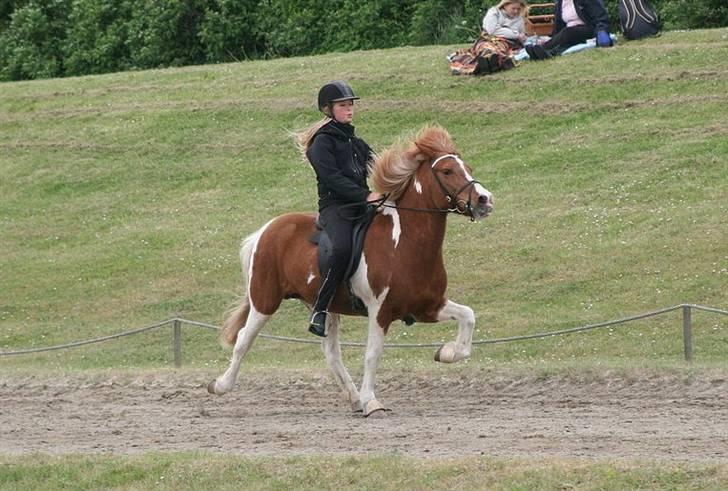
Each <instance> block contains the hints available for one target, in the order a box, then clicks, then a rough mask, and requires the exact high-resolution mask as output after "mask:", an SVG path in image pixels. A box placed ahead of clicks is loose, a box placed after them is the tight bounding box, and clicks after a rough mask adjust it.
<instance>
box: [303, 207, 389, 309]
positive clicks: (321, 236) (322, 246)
mask: <svg viewBox="0 0 728 491" xmlns="http://www.w3.org/2000/svg"><path fill="white" fill-rule="evenodd" d="M376 214H377V210H376V208H375V207H373V206H367V210H366V212H365V213H364V214H363V215H362V216H361V217H360V218H359V219H358V220H356V222H355V223H354V232H353V234H352V239H351V242H352V243H351V258H349V264H348V265H347V267H346V272H345V273H344V281H345V282H346V286H347V290H348V291H349V301H350V303H351V308H352V310H354V312H355V313H357V314H364V315H366V313H367V309H366V306H365V305H364V302H363V301H362V300H361V298H359V297H357V296H356V295H355V294H354V291H353V290H352V288H351V277H352V276H353V274H354V272H355V271H356V268H357V265H358V264H359V260H360V259H361V255H362V252H363V251H364V239H365V238H366V236H367V230H369V225H371V223H372V221H373V220H374V216H375V215H376ZM309 241H310V242H311V243H313V244H316V245H318V254H317V257H318V266H319V274H320V275H321V276H323V275H324V274H325V272H326V271H328V269H329V259H330V255H331V248H332V246H331V239H329V235H328V234H327V233H326V231H325V230H324V228H323V227H322V226H321V224H320V223H319V217H318V216H317V217H316V232H314V234H313V235H312V236H311V237H309Z"/></svg>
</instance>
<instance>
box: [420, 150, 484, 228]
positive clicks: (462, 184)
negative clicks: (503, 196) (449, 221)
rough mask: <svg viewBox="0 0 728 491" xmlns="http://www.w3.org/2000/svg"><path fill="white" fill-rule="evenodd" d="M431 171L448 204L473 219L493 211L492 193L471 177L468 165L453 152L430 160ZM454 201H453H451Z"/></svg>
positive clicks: (480, 217)
mask: <svg viewBox="0 0 728 491" xmlns="http://www.w3.org/2000/svg"><path fill="white" fill-rule="evenodd" d="M432 172H433V173H434V175H435V180H436V181H437V182H438V183H439V185H440V186H439V187H440V190H441V192H442V193H444V194H445V196H446V197H447V199H448V202H449V206H450V207H455V208H456V209H457V211H458V212H459V213H462V214H464V215H470V216H471V217H472V218H473V219H474V220H478V219H482V218H485V217H487V216H488V215H489V214H490V213H491V212H492V211H493V195H492V194H491V192H490V191H488V190H487V189H485V188H484V187H483V186H482V185H481V184H480V183H479V182H477V181H476V180H475V179H473V177H472V175H471V169H470V167H469V166H468V165H467V164H466V163H465V162H463V160H462V159H461V158H460V157H459V156H458V155H455V154H445V155H441V156H440V157H438V158H436V159H435V160H433V161H432ZM453 201H454V203H453Z"/></svg>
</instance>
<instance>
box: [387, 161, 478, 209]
mask: <svg viewBox="0 0 728 491" xmlns="http://www.w3.org/2000/svg"><path fill="white" fill-rule="evenodd" d="M447 158H451V159H454V160H455V161H456V162H457V163H458V164H460V165H462V166H463V169H464V168H465V162H463V161H462V159H461V158H460V156H458V155H455V154H454V153H446V154H445V155H441V156H439V157H437V158H436V159H435V160H433V161H432V165H431V166H430V170H432V175H433V177H434V178H435V181H436V182H437V184H438V186H440V189H441V190H442V193H443V194H444V195H445V198H446V199H447V202H448V204H449V205H450V207H449V208H408V207H405V206H398V205H389V204H386V203H385V201H386V200H387V197H386V196H385V197H384V198H382V199H381V200H377V201H376V202H374V203H375V204H377V206H382V207H385V208H396V209H398V210H409V211H424V212H430V213H458V214H460V215H466V214H467V215H470V220H471V221H475V215H474V213H473V205H472V203H471V202H472V196H473V188H474V187H475V185H476V184H480V181H478V180H476V179H471V180H470V181H468V182H467V183H465V184H464V185H463V186H462V187H461V188H460V189H458V190H457V192H455V193H451V192H450V191H448V190H447V188H446V187H445V185H444V184H443V183H442V181H441V180H440V178H439V177H438V175H437V172H435V166H436V165H437V164H439V163H440V161H442V160H444V159H447ZM468 188H470V192H469V193H468V201H463V200H458V199H457V196H458V195H459V194H460V193H462V192H463V191H465V190H466V189H468ZM460 203H464V211H460V210H459V209H458V204H460Z"/></svg>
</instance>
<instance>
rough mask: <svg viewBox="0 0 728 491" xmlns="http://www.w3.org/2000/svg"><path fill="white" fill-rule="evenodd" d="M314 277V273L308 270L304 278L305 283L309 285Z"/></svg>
mask: <svg viewBox="0 0 728 491" xmlns="http://www.w3.org/2000/svg"><path fill="white" fill-rule="evenodd" d="M315 279H316V275H315V274H313V273H312V272H310V271H309V273H308V278H306V284H307V285H310V284H311V282H312V281H313V280H315Z"/></svg>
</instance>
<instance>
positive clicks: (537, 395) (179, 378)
mask: <svg viewBox="0 0 728 491" xmlns="http://www.w3.org/2000/svg"><path fill="white" fill-rule="evenodd" d="M208 381H209V378H208V374H206V373H204V374H203V373H199V372H177V373H175V372H164V373H154V374H145V375H140V376H139V377H135V376H132V375H116V376H113V377H111V378H110V379H108V380H103V381H102V380H100V379H99V378H96V379H94V380H90V379H89V378H84V377H83V376H71V377H69V376H64V377H60V378H50V377H42V378H39V377H31V376H18V375H16V376H0V453H11V454H16V453H28V452H44V453H52V454H64V453H95V452H110V453H114V454H131V453H138V452H146V451H184V450H208V451H215V452H227V453H235V454H245V455H261V454H270V455H290V454H312V453H321V454H336V455H353V454H374V453H389V452H397V453H400V454H403V455H411V456H418V457H422V456H438V457H443V456H445V457H456V456H469V455H490V456H514V457H529V456H533V457H583V458H594V459H602V458H608V459H612V458H618V459H622V458H626V459H645V460H654V459H657V460H673V461H712V460H722V461H726V459H728V380H726V377H725V374H724V373H720V372H718V373H708V374H705V373H704V374H701V375H692V376H689V375H686V374H681V375H666V374H655V373H639V374H636V375H634V374H633V375H624V374H613V373H611V374H610V373H607V374H603V375H600V376H596V377H595V376H591V377H580V376H576V375H552V376H543V377H535V376H533V377H522V376H521V375H518V374H512V373H508V372H502V371H501V372H496V373H493V372H490V371H473V372H472V373H471V372H465V373H458V374H449V375H442V374H429V375H426V374H418V373H413V372H405V373H399V372H393V371H390V372H385V373H384V374H382V375H381V376H380V382H379V386H378V389H379V390H378V397H379V400H380V401H381V402H382V403H384V404H385V405H387V406H388V407H389V408H391V410H390V411H388V412H386V413H385V414H386V417H385V418H383V419H371V418H369V419H366V418H363V417H362V416H361V413H358V414H357V413H353V412H352V411H351V410H350V409H349V406H348V403H346V402H344V401H343V399H342V398H341V397H340V394H339V391H338V388H337V387H336V385H335V384H334V382H333V381H332V379H331V378H330V377H329V376H328V375H327V374H324V373H323V372H321V373H316V374H312V373H310V372H295V373H291V372H272V373H270V374H265V373H256V374H253V375H251V374H249V373H245V372H243V373H241V378H240V379H239V385H238V386H237V387H236V388H235V390H234V391H233V392H231V393H230V394H227V395H225V396H212V395H209V394H208V393H207V392H206V390H205V386H206V384H207V382H208Z"/></svg>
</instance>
